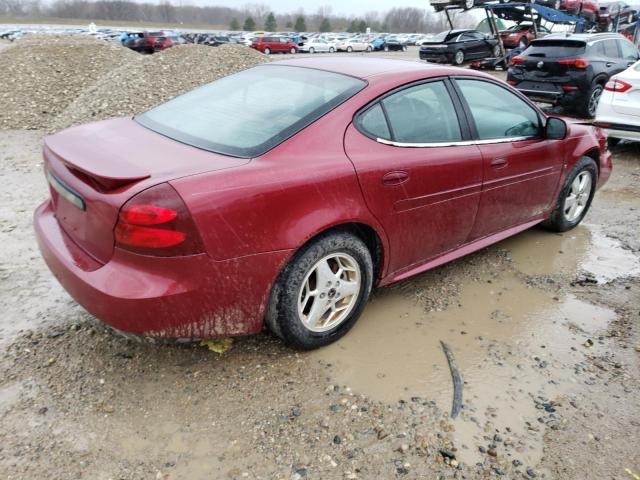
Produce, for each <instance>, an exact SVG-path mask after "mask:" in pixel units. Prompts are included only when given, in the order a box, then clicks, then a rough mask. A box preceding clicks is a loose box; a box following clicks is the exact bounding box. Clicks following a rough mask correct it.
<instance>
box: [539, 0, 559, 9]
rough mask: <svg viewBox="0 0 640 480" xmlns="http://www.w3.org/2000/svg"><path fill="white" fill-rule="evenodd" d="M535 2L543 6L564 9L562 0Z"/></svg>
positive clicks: (540, 0)
mask: <svg viewBox="0 0 640 480" xmlns="http://www.w3.org/2000/svg"><path fill="white" fill-rule="evenodd" d="M535 3H537V4H538V5H542V6H543V7H548V8H553V9H554V10H561V9H562V0H535Z"/></svg>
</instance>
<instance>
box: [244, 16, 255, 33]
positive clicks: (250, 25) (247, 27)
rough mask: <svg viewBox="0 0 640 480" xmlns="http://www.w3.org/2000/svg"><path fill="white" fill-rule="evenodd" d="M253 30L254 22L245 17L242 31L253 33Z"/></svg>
mask: <svg viewBox="0 0 640 480" xmlns="http://www.w3.org/2000/svg"><path fill="white" fill-rule="evenodd" d="M255 29H256V21H255V20H254V19H253V18H251V17H247V18H246V20H245V21H244V25H242V30H244V31H246V32H253V31H254V30H255Z"/></svg>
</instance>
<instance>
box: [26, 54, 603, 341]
mask: <svg viewBox="0 0 640 480" xmlns="http://www.w3.org/2000/svg"><path fill="white" fill-rule="evenodd" d="M44 159H45V167H44V168H45V174H46V178H47V180H48V182H49V185H50V190H51V198H50V199H49V200H47V201H46V202H45V203H44V204H42V205H41V206H40V207H39V208H38V209H37V211H36V213H35V228H36V232H37V237H38V241H39V244H40V248H41V250H42V254H43V256H44V258H45V260H46V262H47V264H48V265H49V267H50V268H51V270H52V271H53V273H54V274H55V276H56V277H57V278H58V279H59V281H60V282H61V283H62V285H63V286H64V287H65V288H66V289H67V290H68V291H69V293H70V294H71V295H72V296H73V297H74V298H75V299H76V300H77V301H78V302H79V303H80V304H82V305H83V306H84V307H85V308H86V309H87V310H89V311H90V312H91V313H92V314H94V315H95V316H96V317H98V318H99V319H101V320H103V321H104V322H106V323H108V324H109V325H111V326H113V327H115V328H117V329H120V330H125V331H127V332H133V333H136V334H140V335H145V336H151V337H181V338H191V339H195V338H206V337H215V336H220V335H243V334H251V333H256V332H258V331H260V329H261V328H262V327H263V323H265V322H266V325H267V326H268V327H269V328H270V329H271V330H272V331H273V332H274V333H275V334H277V335H278V336H280V337H281V338H282V339H284V341H285V342H286V343H287V344H288V345H290V346H292V347H295V348H303V349H308V348H315V347H318V346H321V345H325V344H327V343H330V342H332V341H334V340H336V339H337V338H339V337H340V336H342V335H344V334H345V333H346V332H347V331H348V330H349V329H350V328H351V327H352V326H353V324H354V323H355V321H356V320H357V319H358V317H359V316H360V314H361V313H362V310H363V308H364V306H365V303H366V302H367V299H368V297H369V294H370V292H371V289H372V287H373V286H376V285H377V286H381V285H388V284H390V283H393V282H397V281H399V280H402V279H404V278H407V277H410V276H412V275H415V274H417V273H420V272H424V271H425V270H428V269H430V268H433V267H436V266H438V265H441V264H443V263H445V262H448V261H451V260H454V259H456V258H458V257H461V256H463V255H466V254H468V253H471V252H473V251H476V250H478V249H481V248H483V247H486V246H487V245H490V244H492V243H495V242H497V241H499V240H502V239H504V238H506V237H509V236H511V235H514V234H516V233H518V232H521V231H523V230H525V229H527V228H530V227H532V226H533V225H536V224H538V223H543V224H544V225H545V226H546V227H547V228H549V229H551V230H554V231H565V230H569V229H571V228H573V227H575V226H576V225H577V224H578V223H580V221H581V220H582V218H583V217H584V215H585V214H586V213H587V210H588V208H589V205H590V203H591V201H592V199H593V196H594V193H595V191H596V188H597V187H598V186H600V185H602V184H603V183H604V182H605V181H606V180H607V178H608V177H609V174H610V171H611V160H610V159H611V157H610V154H609V152H607V151H606V150H605V137H604V136H603V134H602V133H601V131H600V130H598V129H597V128H594V127H592V126H589V125H584V124H580V123H571V122H570V121H568V120H563V119H560V118H557V117H549V116H547V115H545V114H544V113H543V112H542V111H540V110H539V109H538V108H537V107H536V106H535V105H534V104H533V103H531V102H530V101H529V100H527V98H525V97H523V96H522V95H521V94H519V93H518V92H517V91H515V90H514V89H513V88H511V87H510V86H508V85H507V84H505V83H503V82H500V81H498V80H496V79H495V78H493V77H491V76H488V75H485V74H482V73H478V72H473V71H470V70H462V69H456V68H451V67H442V66H435V65H425V64H420V63H417V62H407V61H398V60H383V59H372V58H366V59H365V58H348V59H347V58H342V57H331V58H322V59H319V58H306V59H299V60H292V61H284V62H277V63H275V62H274V63H271V64H268V65H262V66H258V67H255V68H252V69H250V70H246V71H243V72H241V73H238V74H235V75H232V76H229V77H226V78H223V79H221V80H218V81H216V82H213V83H211V84H208V85H205V86H203V87H201V88H199V89H196V90H194V91H192V92H189V93H187V94H185V95H182V96H180V97H177V98H176V99H174V100H171V101H169V102H167V103H165V104H162V105H160V106H158V107H156V108H154V109H152V110H150V111H148V112H146V113H144V114H142V115H138V116H136V117H134V118H121V119H115V120H107V121H103V122H97V123H91V124H87V125H83V126H79V127H74V128H70V129H68V130H65V131H63V132H61V133H58V134H56V135H53V136H50V137H48V138H47V139H46V141H45V147H44Z"/></svg>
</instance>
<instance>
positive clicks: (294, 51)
mask: <svg viewBox="0 0 640 480" xmlns="http://www.w3.org/2000/svg"><path fill="white" fill-rule="evenodd" d="M289 53H291V54H292V55H293V54H294V53H298V51H297V50H296V49H295V48H294V47H291V50H289Z"/></svg>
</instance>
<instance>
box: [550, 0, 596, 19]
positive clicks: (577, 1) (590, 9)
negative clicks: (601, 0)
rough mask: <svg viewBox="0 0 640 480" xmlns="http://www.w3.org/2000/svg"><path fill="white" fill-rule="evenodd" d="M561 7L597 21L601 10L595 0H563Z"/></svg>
mask: <svg viewBox="0 0 640 480" xmlns="http://www.w3.org/2000/svg"><path fill="white" fill-rule="evenodd" d="M560 9H561V10H565V11H567V12H568V13H570V14H572V15H580V16H581V17H584V18H586V19H587V20H589V21H591V22H595V21H596V19H597V17H598V12H599V11H600V10H599V6H598V2H597V1H595V0H562V3H561V5H560Z"/></svg>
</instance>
